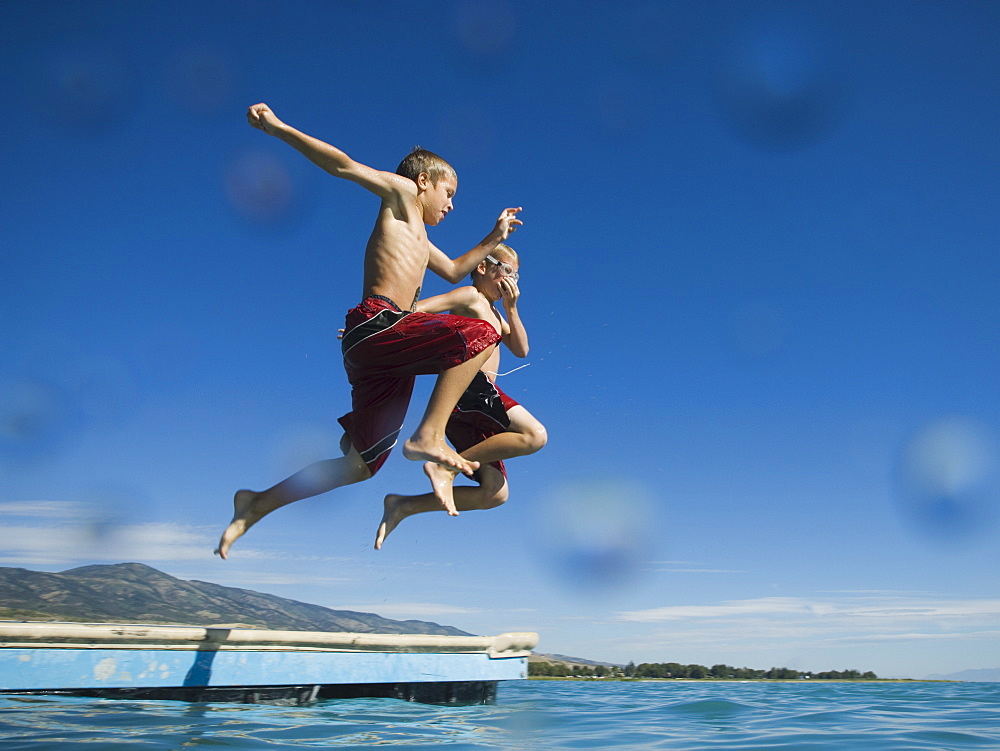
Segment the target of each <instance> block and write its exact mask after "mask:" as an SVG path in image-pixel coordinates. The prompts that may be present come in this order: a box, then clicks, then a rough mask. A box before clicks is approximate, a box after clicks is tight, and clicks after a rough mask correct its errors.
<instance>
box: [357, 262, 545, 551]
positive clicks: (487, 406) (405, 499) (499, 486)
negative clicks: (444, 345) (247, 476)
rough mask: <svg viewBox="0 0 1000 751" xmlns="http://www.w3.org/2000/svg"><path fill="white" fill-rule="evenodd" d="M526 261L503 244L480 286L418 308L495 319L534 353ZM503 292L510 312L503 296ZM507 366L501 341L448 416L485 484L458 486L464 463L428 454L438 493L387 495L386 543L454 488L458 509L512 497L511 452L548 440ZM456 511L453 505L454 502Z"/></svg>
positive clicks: (522, 350)
mask: <svg viewBox="0 0 1000 751" xmlns="http://www.w3.org/2000/svg"><path fill="white" fill-rule="evenodd" d="M519 265H520V263H519V261H518V257H517V253H516V252H515V251H514V249H513V248H510V247H508V246H507V245H503V244H500V245H497V246H496V250H494V251H493V253H491V254H490V255H488V256H487V257H486V260H484V261H482V262H481V263H480V264H479V265H478V266H477V267H476V270H475V271H473V272H472V286H467V287H459V288H458V289H454V290H452V291H451V292H447V293H445V294H443V295H438V296H436V297H431V298H428V299H427V300H421V301H420V302H418V303H417V310H420V311H425V312H427V313H443V312H445V311H451V312H452V313H457V314H459V315H462V316H468V317H470V318H478V319H480V320H483V321H488V322H489V323H490V325H492V326H493V328H494V329H496V331H497V332H498V333H499V334H500V336H501V340H502V341H503V343H504V344H505V345H506V346H507V348H508V349H509V350H510V351H511V352H512V353H513V354H514V355H516V356H517V357H527V356H528V332H527V331H526V330H525V328H524V324H523V323H522V322H521V316H520V314H519V313H518V310H517V299H518V297H520V295H521V291H520V289H519V288H518V286H517V280H518V278H519V276H518V268H519ZM501 298H502V299H503V307H504V312H506V314H507V319H506V320H504V317H503V316H502V315H500V313H499V312H498V311H497V309H496V307H495V304H496V302H497V301H498V300H500V299H501ZM499 366H500V350H499V348H495V349H494V350H493V351H492V353H491V354H490V355H489V357H488V358H487V360H486V362H485V363H483V365H482V370H480V371H479V372H478V373H476V377H475V378H474V379H473V381H472V384H471V385H470V386H469V387H468V388H467V389H466V391H465V393H464V394H463V395H462V398H461V399H459V400H458V405H457V406H456V407H455V409H454V410H453V412H452V415H451V418H450V419H449V420H448V426H447V436H448V439H449V440H450V441H451V442H452V444H454V446H455V448H456V449H457V450H458V451H460V452H461V456H462V458H463V459H465V460H466V461H468V462H470V463H473V464H478V465H479V469H478V470H477V471H476V473H475V475H474V478H475V480H476V481H477V482H478V483H479V485H478V486H461V487H457V488H452V484H453V483H454V481H455V478H456V476H457V475H458V471H457V470H455V469H452V468H450V467H445V466H443V465H441V464H436V463H433V462H427V463H426V464H424V472H425V473H426V474H427V476H428V477H429V478H430V480H431V485H432V486H433V488H434V492H433V493H425V494H423V495H415V496H407V495H393V494H390V495H387V496H386V497H385V500H384V501H383V506H384V513H383V515H382V521H381V523H380V524H379V527H378V532H377V533H376V536H375V549H376V550H379V549H381V547H382V543H383V542H385V538H386V537H388V536H389V533H390V532H392V530H394V529H395V528H396V526H397V525H398V524H399V523H400V522H401V521H403V519H405V518H406V517H408V516H412V515H413V514H420V513H423V512H425V511H437V510H440V509H441V508H442V504H441V500H440V499H441V498H442V497H446V496H449V495H451V494H452V493H453V494H454V496H453V498H454V505H455V507H456V510H455V512H454V514H453V515H457V514H458V510H461V511H471V510H474V509H489V508H496V507H497V506H500V505H501V504H503V503H504V502H505V501H506V500H507V496H508V487H507V470H506V468H505V467H504V463H503V460H504V459H511V458H513V457H515V456H525V455H527V454H533V453H534V452H536V451H538V450H539V449H540V448H542V446H544V445H545V443H546V440H547V436H546V433H545V427H544V426H543V425H542V424H541V423H540V422H539V421H538V420H536V419H535V418H534V417H533V416H532V415H531V413H530V412H528V410H526V409H525V408H524V407H522V406H521V405H520V404H518V403H517V402H516V401H514V400H513V399H511V398H510V397H509V396H507V395H506V394H505V393H503V392H502V391H501V390H500V389H499V388H498V387H497V386H496V384H495V383H494V381H495V379H496V376H497V371H498V370H499ZM449 513H452V512H451V511H450V510H449Z"/></svg>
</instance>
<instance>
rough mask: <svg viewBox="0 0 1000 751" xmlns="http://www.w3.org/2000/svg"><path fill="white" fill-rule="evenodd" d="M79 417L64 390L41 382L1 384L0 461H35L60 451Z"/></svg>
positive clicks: (72, 432)
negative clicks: (0, 459)
mask: <svg viewBox="0 0 1000 751" xmlns="http://www.w3.org/2000/svg"><path fill="white" fill-rule="evenodd" d="M77 418H78V415H77V413H76V411H75V410H74V409H73V406H72V404H71V403H70V400H69V399H68V397H67V394H66V393H65V391H64V390H63V389H60V388H58V387H57V386H55V385H53V384H51V383H48V382H46V381H43V380H40V379H20V380H11V381H7V382H0V457H2V458H3V459H4V460H14V461H32V460H36V459H40V458H44V457H45V456H48V455H49V454H51V453H53V452H55V451H56V450H58V449H60V448H61V447H62V446H63V445H64V444H65V443H66V442H67V441H68V440H69V438H70V437H71V436H72V435H73V434H74V433H75V432H76V428H77V427H78V425H77V423H78V419H77Z"/></svg>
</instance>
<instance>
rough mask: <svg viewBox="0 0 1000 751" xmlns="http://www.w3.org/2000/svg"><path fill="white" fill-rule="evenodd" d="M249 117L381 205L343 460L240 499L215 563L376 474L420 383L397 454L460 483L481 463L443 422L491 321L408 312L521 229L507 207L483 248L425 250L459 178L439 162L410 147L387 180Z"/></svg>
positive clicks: (347, 347) (491, 336) (262, 111)
mask: <svg viewBox="0 0 1000 751" xmlns="http://www.w3.org/2000/svg"><path fill="white" fill-rule="evenodd" d="M247 120H248V121H249V123H250V125H252V126H253V127H255V128H257V129H259V130H262V131H264V133H266V134H268V135H270V136H274V137H276V138H278V139H280V140H282V141H284V142H285V143H287V144H288V145H289V146H292V147H293V148H295V149H297V150H298V151H299V152H301V153H302V154H303V155H304V156H305V157H307V158H308V159H309V160H310V161H312V162H313V163H315V164H316V165H318V166H319V167H321V168H323V169H324V170H326V171H327V172H329V173H330V174H331V175H333V176H334V177H341V178H344V179H345V180H350V181H351V182H354V183H357V184H358V185H360V186H361V187H363V188H365V189H366V190H369V191H371V192H372V193H374V194H375V195H376V196H378V197H379V199H381V207H380V208H379V212H378V217H377V218H376V220H375V227H374V229H373V230H372V233H371V237H370V238H369V239H368V245H367V247H366V248H365V260H364V282H363V287H362V290H361V300H362V301H361V304H360V305H358V306H357V307H355V308H353V309H352V310H350V311H348V313H347V319H346V323H345V326H344V328H345V331H346V333H345V334H344V339H343V342H342V347H343V352H344V368H345V369H346V370H347V377H348V380H349V381H350V383H351V401H352V411H351V412H350V413H349V414H347V415H345V416H344V417H342V418H340V423H341V425H342V426H343V427H344V430H345V431H346V435H345V438H344V440H342V441H341V448H342V450H343V451H344V456H342V457H338V458H336V459H327V460H324V461H320V462H316V463H314V464H312V465H310V466H309V467H306V468H305V469H303V470H300V471H299V472H297V473H295V474H294V475H292V476H291V477H289V478H287V479H285V480H283V481H281V482H279V483H278V484H277V485H275V486H274V487H272V488H269V489H267V490H264V491H261V492H254V491H251V490H240V491H237V493H236V495H235V497H234V498H233V506H234V513H233V519H232V521H231V522H230V523H229V526H228V527H227V528H226V530H225V531H224V532H223V534H222V538H221V539H220V540H219V547H218V548H217V549H216V551H215V552H216V553H218V554H219V555H220V556H221V557H222V558H226V557H227V555H228V553H229V548H230V546H231V545H232V544H233V542H234V541H235V540H237V539H238V538H239V537H240V536H241V535H243V534H244V533H245V532H246V531H247V530H248V529H249V528H250V527H251V526H253V525H254V524H255V523H257V522H258V521H260V519H261V518H263V517H264V516H266V515H267V514H269V513H271V512H272V511H274V510H275V509H278V508H280V507H282V506H285V505H287V504H289V503H293V502H295V501H299V500H302V499H303V498H310V497H312V496H315V495H319V494H321V493H325V492H327V491H329V490H333V489H334V488H339V487H342V486H344V485H350V484H353V483H356V482H361V481H362V480H367V479H369V478H370V477H372V475H374V474H375V473H376V472H377V471H378V470H379V468H380V467H381V466H382V464H383V463H384V462H385V460H386V458H387V457H388V454H389V451H390V449H391V448H392V447H393V446H394V445H395V443H396V439H397V436H398V434H399V430H400V428H401V427H402V424H403V418H404V417H405V415H406V408H407V406H408V405H409V401H410V395H411V393H412V390H413V383H414V378H415V376H417V375H423V374H438V378H437V381H436V382H435V385H434V388H433V390H432V392H431V396H430V400H429V402H428V405H427V409H426V411H425V412H424V415H423V418H422V419H421V421H420V424H419V425H418V426H417V429H416V431H415V432H414V433H413V435H412V436H411V437H410V438H409V439H408V440H407V441H406V442H405V443H404V444H403V455H404V456H405V457H406V458H407V459H410V460H413V461H423V462H425V471H426V467H427V466H428V465H431V466H434V467H437V466H441V467H442V468H447V469H448V470H449V471H453V472H456V473H458V472H462V473H466V474H471V473H472V472H474V471H475V470H476V469H478V466H479V465H478V463H477V462H476V461H470V460H468V459H465V458H463V457H461V456H459V455H458V453H457V452H455V451H454V450H453V449H452V448H451V447H450V446H448V444H447V443H446V442H445V439H444V436H445V425H446V423H447V421H448V418H449V416H450V415H451V411H452V409H453V408H454V406H455V405H456V403H457V402H458V399H459V397H460V396H461V395H462V393H463V392H464V391H465V389H466V387H467V386H468V385H469V384H470V383H471V382H472V379H473V377H474V376H475V375H476V373H477V372H479V369H480V368H481V367H482V366H483V364H484V363H485V362H486V361H487V359H488V358H489V357H490V355H491V354H492V353H493V352H494V351H495V349H496V347H495V346H494V345H495V344H496V342H497V341H499V339H500V334H499V333H498V332H497V330H496V328H495V327H494V326H492V325H490V324H489V323H488V322H486V321H482V320H474V319H470V318H463V317H460V316H442V315H433V314H430V313H425V312H415V308H414V306H415V304H416V301H417V299H418V297H419V295H420V287H421V284H422V283H423V276H424V271H425V270H426V269H428V268H430V270H431V271H433V272H434V273H436V274H438V275H439V276H441V277H443V278H444V279H447V280H448V281H450V282H452V283H457V282H458V281H459V280H460V279H462V278H463V277H464V276H465V275H466V274H468V273H469V272H471V271H472V270H473V269H474V268H476V267H477V266H478V265H479V264H480V263H481V262H482V261H483V259H484V258H485V257H486V256H487V255H489V254H490V253H491V252H493V250H494V249H495V248H496V247H497V245H498V244H500V243H502V242H503V241H504V240H506V239H507V237H508V235H509V234H510V233H511V232H513V231H514V230H515V229H516V228H517V226H518V225H520V224H521V220H520V219H518V218H517V214H518V212H519V211H520V210H521V209H520V208H509V209H505V210H504V211H503V213H501V214H500V217H499V218H498V219H497V222H496V225H495V226H494V228H493V231H492V232H490V233H489V234H488V235H487V236H486V237H485V238H484V239H483V240H482V242H480V243H479V244H478V245H477V246H476V247H474V248H473V249H472V250H470V251H468V252H467V253H465V254H464V255H462V256H460V257H458V258H457V259H454V260H453V259H451V258H449V257H448V256H446V255H445V254H444V253H443V252H442V251H441V250H439V249H438V248H437V247H435V246H434V244H433V243H431V241H430V240H429V239H428V237H427V230H426V228H425V226H424V225H430V226H434V225H436V224H438V223H439V222H440V221H441V220H442V219H444V218H445V216H447V214H448V212H450V211H451V210H452V208H453V203H452V199H453V198H454V196H455V191H456V190H457V189H458V178H457V176H456V174H455V170H454V169H453V168H452V167H451V165H449V164H448V163H447V162H446V161H444V160H443V159H442V158H441V157H439V156H437V155H436V154H433V153H431V152H429V151H424V150H421V149H414V151H413V152H411V153H410V154H409V155H408V156H407V157H406V158H405V159H404V160H403V161H402V163H401V164H400V165H399V168H398V169H397V171H396V173H392V172H383V171H381V170H376V169H373V168H372V167H367V166H365V165H363V164H360V163H358V162H356V161H354V160H353V159H351V158H350V157H349V156H347V154H345V153H344V152H343V151H341V150H340V149H337V148H335V147H334V146H331V145H330V144H327V143H324V142H323V141H320V140H318V139H316V138H312V137H311V136H308V135H306V134H304V133H302V132H300V131H298V130H296V129H295V128H292V127H290V126H289V125H286V124H285V123H283V122H282V121H281V120H279V119H278V118H277V116H275V114H274V112H273V111H272V110H271V108H270V107H268V106H267V105H266V104H255V105H253V106H252V107H250V109H249V110H248V112H247ZM438 485H440V483H439V484H438ZM433 487H438V486H433ZM437 492H439V493H440V495H439V496H438V497H439V501H440V503H441V504H442V505H443V506H444V508H446V509H447V510H448V511H449V512H450V513H457V511H456V509H455V506H454V501H453V499H452V497H451V494H450V486H449V487H448V488H442V489H441V490H438V491H437Z"/></svg>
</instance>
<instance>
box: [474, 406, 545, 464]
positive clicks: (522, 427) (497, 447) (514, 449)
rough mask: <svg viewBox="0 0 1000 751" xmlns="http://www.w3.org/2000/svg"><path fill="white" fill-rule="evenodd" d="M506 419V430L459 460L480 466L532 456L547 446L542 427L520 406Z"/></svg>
mask: <svg viewBox="0 0 1000 751" xmlns="http://www.w3.org/2000/svg"><path fill="white" fill-rule="evenodd" d="M507 416H508V417H509V418H510V427H508V428H507V430H505V431H504V432H503V433H497V434H496V435H491V436H490V437H489V438H486V439H484V440H482V441H481V442H479V443H477V444H476V445H475V446H470V447H469V448H467V449H466V450H465V451H463V452H462V456H463V457H465V458H466V459H468V460H469V461H476V462H479V464H480V465H481V466H482V465H486V464H489V463H490V462H496V461H500V460H502V459H513V458H514V457H515V456H527V455H528V454H533V453H535V452H536V451H538V450H539V449H541V448H542V447H543V446H545V444H546V443H547V442H548V434H547V433H546V431H545V426H544V425H542V424H541V423H540V422H539V421H538V420H536V419H535V417H534V415H532V414H531V413H530V412H529V411H528V410H526V409H525V408H524V407H522V406H521V405H520V404H519V405H517V406H516V407H511V408H510V409H509V410H508V411H507Z"/></svg>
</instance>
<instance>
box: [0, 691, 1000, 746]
mask: <svg viewBox="0 0 1000 751" xmlns="http://www.w3.org/2000/svg"><path fill="white" fill-rule="evenodd" d="M998 706H1000V684H972V683H969V684H943V683H942V684H934V683H904V684H890V683H869V684H860V683H859V684H847V683H845V684H825V685H824V684H808V683H805V682H802V683H795V682H793V683H764V682H756V683H754V682H751V683H712V682H708V683H697V682H681V681H670V682H635V683H631V682H609V683H601V682H597V681H593V682H572V681H565V682H554V681H518V682H514V683H510V684H505V685H502V686H501V687H500V692H499V697H498V702H497V704H496V705H493V706H475V707H441V706H433V705H423V704H409V703H407V702H403V701H397V700H394V699H350V700H332V701H324V702H319V703H317V704H315V705H313V706H309V707H272V706H259V705H240V704H183V703H177V702H154V701H148V702H146V701H128V702H116V701H112V700H106V699H81V698H74V697H10V696H8V697H4V696H0V748H3V749H4V751H20V750H21V749H25V750H27V749H30V750H31V751H40V750H42V749H45V750H48V749H52V750H53V751H55V750H56V749H63V748H66V747H68V746H70V745H72V747H73V748H74V749H88V748H93V749H109V748H123V749H126V748H127V749H171V750H173V749H181V748H195V747H203V746H208V747H213V748H220V749H224V748H232V749H254V748H267V749H274V748H289V749H291V748H373V747H382V746H389V747H393V748H398V749H405V750H406V751H416V750H417V749H430V748H442V747H444V748H448V749H450V751H467V750H468V751H473V750H479V749H482V750H484V751H485V750H486V749H491V750H493V749H497V750H501V751H535V749H553V750H558V749H586V748H593V749H601V748H627V749H635V750H636V751H639V750H641V749H684V751H698V750H699V749H763V748H767V749H821V750H825V751H841V750H842V749H845V748H864V749H866V750H868V749H876V750H877V749H904V748H905V749H935V750H937V751H940V749H966V748H1000V713H998V710H997V707H998Z"/></svg>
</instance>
